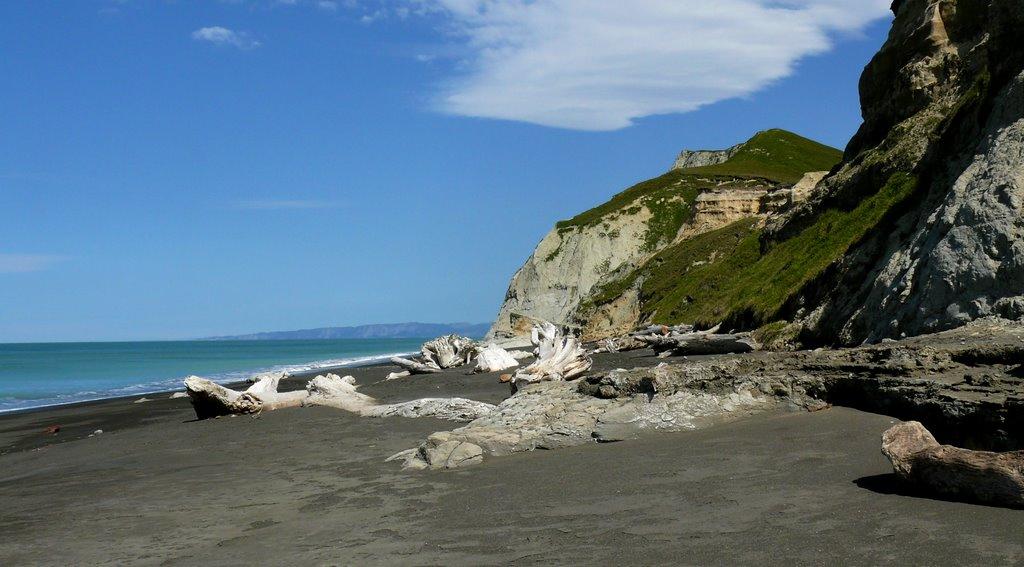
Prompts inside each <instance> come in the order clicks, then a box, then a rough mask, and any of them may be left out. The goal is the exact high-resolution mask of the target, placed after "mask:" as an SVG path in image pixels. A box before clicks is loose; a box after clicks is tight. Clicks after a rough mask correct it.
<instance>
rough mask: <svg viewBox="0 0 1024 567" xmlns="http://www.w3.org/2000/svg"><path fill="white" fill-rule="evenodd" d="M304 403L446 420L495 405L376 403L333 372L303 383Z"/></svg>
mask: <svg viewBox="0 0 1024 567" xmlns="http://www.w3.org/2000/svg"><path fill="white" fill-rule="evenodd" d="M306 389H307V390H308V391H309V398H308V399H307V401H306V404H307V405H318V406H328V407H333V408H338V409H342V410H345V411H348V412H352V413H355V414H359V415H361V416H363V417H409V418H417V417H433V418H437V419H445V420H448V421H473V420H474V419H477V418H478V417H481V416H484V415H487V414H489V413H491V412H492V411H494V408H495V406H493V405H491V404H486V403H483V402H476V401H473V400H467V399H465V398H423V399H419V400H412V401H410V402H401V403H397V404H378V403H377V400H374V399H373V398H371V397H370V396H367V395H366V394H361V393H359V392H358V391H357V389H356V381H355V378H353V377H351V376H345V377H344V378H342V377H340V376H337V375H336V374H329V375H327V376H317V377H316V378H314V379H313V380H311V381H310V382H309V385H308V386H306Z"/></svg>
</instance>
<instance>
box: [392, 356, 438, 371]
mask: <svg viewBox="0 0 1024 567" xmlns="http://www.w3.org/2000/svg"><path fill="white" fill-rule="evenodd" d="M391 364H394V365H395V366H398V367H400V368H404V369H405V370H407V371H409V373H411V374H436V373H438V372H441V369H440V368H435V367H433V366H427V365H426V364H423V363H422V362H416V361H415V360H409V359H408V358H401V357H398V356H396V357H393V358H392V359H391Z"/></svg>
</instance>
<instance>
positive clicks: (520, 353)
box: [508, 350, 536, 360]
mask: <svg viewBox="0 0 1024 567" xmlns="http://www.w3.org/2000/svg"><path fill="white" fill-rule="evenodd" d="M508 353H509V354H510V355H512V358H514V359H516V360H526V359H527V358H533V357H534V356H536V355H535V354H533V353H532V352H530V351H528V350H510V351H508Z"/></svg>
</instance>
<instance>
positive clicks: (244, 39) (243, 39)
mask: <svg viewBox="0 0 1024 567" xmlns="http://www.w3.org/2000/svg"><path fill="white" fill-rule="evenodd" d="M192 39H194V40H196V41H208V42H210V43H215V44H217V45H230V46H233V47H237V48H239V49H255V48H257V47H259V46H260V42H259V41H257V40H255V39H253V37H252V36H251V35H250V34H248V33H247V32H238V31H234V30H229V29H228V28H223V27H220V26H210V27H206V28H199V29H197V30H196V31H194V32H192Z"/></svg>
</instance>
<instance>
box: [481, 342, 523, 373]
mask: <svg viewBox="0 0 1024 567" xmlns="http://www.w3.org/2000/svg"><path fill="white" fill-rule="evenodd" d="M516 366H519V361H518V360H516V358H515V357H514V356H512V354H511V353H510V352H508V351H507V350H505V349H503V348H501V347H500V346H497V345H487V347H486V348H484V349H482V350H481V351H480V352H479V353H478V354H477V355H476V368H475V369H474V370H473V371H474V372H501V371H502V370H508V369H509V368H515V367H516Z"/></svg>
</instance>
